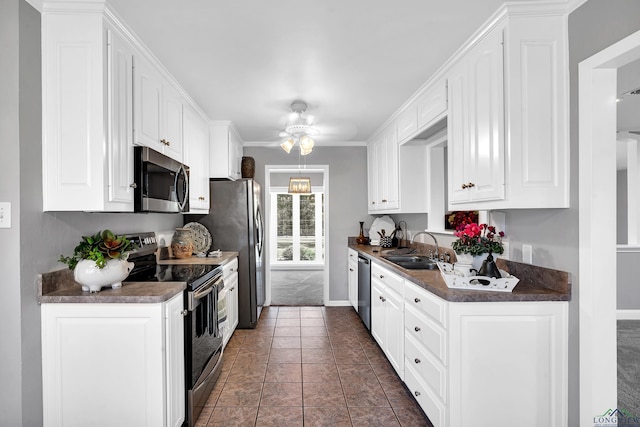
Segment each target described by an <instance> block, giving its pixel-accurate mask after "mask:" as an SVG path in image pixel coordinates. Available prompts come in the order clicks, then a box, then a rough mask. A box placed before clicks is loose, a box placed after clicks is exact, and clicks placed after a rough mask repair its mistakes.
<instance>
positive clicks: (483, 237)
mask: <svg viewBox="0 0 640 427" xmlns="http://www.w3.org/2000/svg"><path fill="white" fill-rule="evenodd" d="M453 234H454V236H456V237H457V238H458V240H456V241H455V242H453V243H452V244H451V248H452V249H453V250H454V251H456V253H458V254H471V255H474V256H475V255H480V254H483V253H493V254H502V253H503V252H504V246H503V245H502V238H503V237H504V232H502V231H500V232H498V231H496V228H495V227H494V226H492V225H487V224H476V223H472V224H466V225H460V226H458V228H457V229H456V232H455V233H453Z"/></svg>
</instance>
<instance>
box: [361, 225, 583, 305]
mask: <svg viewBox="0 0 640 427" xmlns="http://www.w3.org/2000/svg"><path fill="white" fill-rule="evenodd" d="M352 239H353V238H349V242H348V247H349V248H350V249H353V250H355V251H357V252H358V253H359V254H362V255H363V256H365V257H367V258H369V259H370V260H372V261H374V262H376V263H378V264H380V265H382V266H384V267H385V268H387V269H389V270H391V271H393V272H394V273H396V274H399V275H400V276H402V277H403V278H405V279H408V280H410V281H411V282H413V283H414V284H415V285H417V286H419V287H421V288H423V289H425V290H426V291H429V292H431V293H432V294H434V295H437V296H438V297H440V298H442V299H444V300H446V301H450V302H519V301H522V302H524V301H532V302H535V301H570V300H571V292H570V283H568V273H564V272H558V271H557V270H549V271H552V272H556V273H562V274H563V275H566V279H567V283H566V284H564V286H563V287H561V288H564V289H567V291H568V292H562V291H559V290H554V289H551V288H549V287H548V286H545V285H539V284H537V285H536V284H532V283H528V282H527V281H526V280H525V279H524V278H523V277H519V276H516V277H518V279H520V281H519V282H518V284H517V285H516V287H515V288H514V289H513V291H512V292H497V291H475V290H474V291H471V290H459V289H451V288H449V287H448V286H447V285H446V283H445V281H444V279H443V278H442V276H441V275H440V271H439V270H406V269H404V268H401V267H399V266H397V265H396V264H394V263H392V262H390V261H387V260H386V259H384V258H381V256H380V255H382V254H383V253H382V252H377V253H373V250H374V248H375V249H376V250H378V251H380V248H379V247H377V246H376V247H374V246H370V245H358V244H357V243H355V242H354V241H353V240H352ZM500 261H503V262H504V261H505V260H500ZM507 263H508V264H507V265H510V264H511V263H512V261H507ZM535 268H536V269H544V268H543V267H535ZM545 270H548V269H545ZM507 271H509V270H508V269H507Z"/></svg>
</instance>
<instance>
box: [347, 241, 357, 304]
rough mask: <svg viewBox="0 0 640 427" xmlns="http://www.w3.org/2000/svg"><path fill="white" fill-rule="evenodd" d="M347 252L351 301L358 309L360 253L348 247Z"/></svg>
mask: <svg viewBox="0 0 640 427" xmlns="http://www.w3.org/2000/svg"><path fill="white" fill-rule="evenodd" d="M347 252H348V255H347V270H348V271H347V279H348V290H349V302H350V303H351V306H352V307H353V308H354V310H356V311H358V253H357V252H356V251H354V250H353V249H347Z"/></svg>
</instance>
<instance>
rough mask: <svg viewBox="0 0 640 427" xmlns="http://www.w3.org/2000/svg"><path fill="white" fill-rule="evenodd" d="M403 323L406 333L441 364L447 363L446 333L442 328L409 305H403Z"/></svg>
mask: <svg viewBox="0 0 640 427" xmlns="http://www.w3.org/2000/svg"><path fill="white" fill-rule="evenodd" d="M404 325H405V328H406V330H407V334H408V335H410V336H412V337H413V338H414V339H415V340H416V341H417V342H418V343H420V344H422V345H423V346H424V348H426V349H427V350H429V351H430V352H431V353H433V355H434V356H435V357H436V358H438V359H439V360H440V362H442V364H443V365H445V366H446V365H447V362H446V360H447V333H446V332H445V330H444V329H442V328H441V327H440V326H438V325H436V324H435V323H434V322H432V321H431V320H428V319H427V318H425V317H424V316H423V315H420V314H419V313H418V312H417V311H416V310H415V309H414V308H413V307H411V306H409V307H405V310H404Z"/></svg>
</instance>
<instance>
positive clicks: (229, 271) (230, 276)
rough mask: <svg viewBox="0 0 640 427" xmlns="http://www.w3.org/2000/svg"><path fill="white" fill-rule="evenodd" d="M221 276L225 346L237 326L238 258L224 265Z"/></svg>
mask: <svg viewBox="0 0 640 427" xmlns="http://www.w3.org/2000/svg"><path fill="white" fill-rule="evenodd" d="M222 276H223V279H224V289H225V291H226V298H227V301H226V303H227V328H226V330H225V331H224V345H226V344H227V342H229V340H230V339H231V336H232V335H233V332H234V331H235V330H236V327H237V326H238V258H234V259H233V260H231V261H229V262H228V263H227V264H225V265H224V267H223V270H222Z"/></svg>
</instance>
